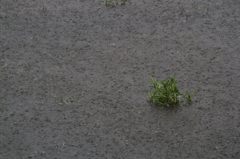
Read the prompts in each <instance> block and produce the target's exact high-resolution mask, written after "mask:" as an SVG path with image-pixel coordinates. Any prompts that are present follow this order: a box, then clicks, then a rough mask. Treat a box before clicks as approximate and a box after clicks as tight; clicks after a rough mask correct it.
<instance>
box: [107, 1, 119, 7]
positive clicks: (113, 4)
mask: <svg viewBox="0 0 240 159" xmlns="http://www.w3.org/2000/svg"><path fill="white" fill-rule="evenodd" d="M105 5H106V6H111V7H115V6H116V5H117V2H116V1H114V0H106V1H105Z"/></svg>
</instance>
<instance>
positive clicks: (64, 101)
mask: <svg viewBox="0 0 240 159" xmlns="http://www.w3.org/2000/svg"><path fill="white" fill-rule="evenodd" d="M62 102H63V103H65V104H70V103H72V102H76V101H75V100H69V101H67V100H65V99H63V98H62Z"/></svg>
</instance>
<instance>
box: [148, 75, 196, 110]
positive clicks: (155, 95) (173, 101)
mask: <svg viewBox="0 0 240 159" xmlns="http://www.w3.org/2000/svg"><path fill="white" fill-rule="evenodd" d="M150 78H151V81H150V82H151V83H152V87H153V88H154V91H150V92H149V94H148V98H149V100H150V101H151V102H153V103H156V104H159V105H165V106H174V105H178V104H179V103H180V102H182V101H183V100H181V97H182V96H183V95H182V94H181V93H180V92H179V90H178V88H177V87H176V83H177V81H176V80H175V75H174V77H168V80H162V81H157V80H155V79H154V78H153V77H152V76H151V77H150ZM192 96H193V93H192V94H188V93H187V92H186V96H185V97H186V102H188V103H190V102H191V101H192Z"/></svg>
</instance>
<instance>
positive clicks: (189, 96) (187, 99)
mask: <svg viewBox="0 0 240 159" xmlns="http://www.w3.org/2000/svg"><path fill="white" fill-rule="evenodd" d="M193 95H194V92H192V93H191V94H189V93H188V92H187V91H186V95H185V98H186V102H187V103H191V102H192V96H193Z"/></svg>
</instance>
